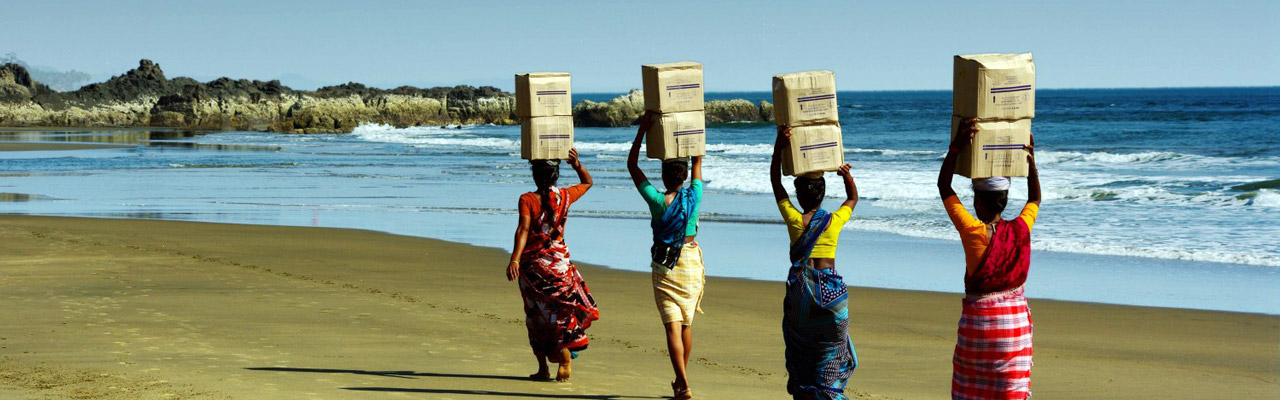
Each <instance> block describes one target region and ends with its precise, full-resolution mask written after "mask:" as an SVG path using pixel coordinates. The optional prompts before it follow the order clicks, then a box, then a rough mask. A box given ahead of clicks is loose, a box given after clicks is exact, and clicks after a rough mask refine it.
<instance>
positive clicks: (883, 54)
mask: <svg viewBox="0 0 1280 400" xmlns="http://www.w3.org/2000/svg"><path fill="white" fill-rule="evenodd" d="M5 3H6V5H5V6H4V7H3V8H4V9H5V12H4V13H3V14H0V37H3V38H5V40H3V41H0V53H8V52H15V53H17V54H18V56H19V57H20V58H22V59H24V60H26V61H27V62H29V63H31V64H35V65H47V66H52V67H55V68H60V69H78V70H82V71H85V72H89V73H91V74H93V75H94V76H95V78H98V79H101V78H105V77H106V76H107V75H115V74H120V73H122V72H124V71H125V70H126V69H128V68H132V67H134V66H136V65H137V61H138V59H141V58H149V59H152V60H154V61H156V62H157V63H159V64H160V65H161V66H162V67H163V68H164V70H165V72H166V74H167V75H169V76H170V77H175V76H191V77H195V78H197V79H202V80H207V79H212V78H215V77H218V76H230V77H233V78H250V79H277V78H279V79H282V80H283V81H284V83H285V84H287V85H292V86H295V87H301V88H310V87H312V86H314V85H316V84H331V83H339V82H346V81H356V82H363V83H366V84H372V85H374V86H381V87H388V86H397V85H401V84H411V85H417V86H433V85H454V84H479V85H495V86H499V87H502V88H505V89H508V90H510V89H511V88H512V75H513V74H515V73H518V72H527V71H568V72H571V73H573V74H574V90H575V91H578V92H618V91H623V90H626V89H629V88H633V87H639V86H640V65H641V64H647V63H655V62H667V61H677V60H694V61H699V62H702V63H703V64H704V65H705V69H706V78H705V79H706V86H707V89H708V90H711V91H745V90H750V91H768V90H769V82H770V77H771V76H773V75H775V74H778V73H784V72H794V71H801V70H810V69H830V70H833V71H836V74H837V80H838V84H839V86H840V88H841V90H896V89H908V90H915V89H949V88H950V84H951V56H952V55H954V54H964V53H981V52H1024V51H1030V52H1034V53H1035V57H1036V63H1037V69H1038V75H1039V76H1038V77H1037V79H1038V83H1039V86H1040V87H1043V88H1080V87H1182V86H1275V85H1280V1H1274V0H1267V1H1261V0H1242V1H1232V0H1222V1H1215V2H1207V1H1178V0H1174V1H1115V0H1110V1H1092V0H1090V1H1036V0H1022V1H970V2H963V3H965V4H960V3H962V2H943V1H877V2H869V1H807V2H784V1H766V2H758V1H703V2H668V1H646V2H619V1H575V2H569V1H550V0H544V1H519V2H516V1H490V2H485V1H442V2H428V1H421V2H410V1H316V0H307V1H299V0H281V1H204V2H196V1H181V0H170V1H111V2H105V1H103V2H98V1H94V2H89V1H85V2H75V1H27V0H8V1H6V2H5ZM792 3H795V4H792ZM801 4H802V5H801Z"/></svg>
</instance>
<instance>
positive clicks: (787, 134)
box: [769, 126, 791, 201]
mask: <svg viewBox="0 0 1280 400" xmlns="http://www.w3.org/2000/svg"><path fill="white" fill-rule="evenodd" d="M790 142H791V127H789V126H779V127H778V140H777V141H775V142H774V143H773V159H772V160H770V161H769V183H770V184H771V185H772V186H773V199H774V200H775V201H783V200H787V201H791V198H789V197H787V188H785V187H783V186H782V149H783V148H785V147H787V144H788V143H790Z"/></svg>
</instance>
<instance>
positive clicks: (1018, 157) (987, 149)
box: [951, 117, 1031, 179]
mask: <svg viewBox="0 0 1280 400" xmlns="http://www.w3.org/2000/svg"><path fill="white" fill-rule="evenodd" d="M960 120H961V118H960V117H951V135H952V136H955V134H956V129H958V128H959V125H960ZM977 126H978V133H977V134H976V135H974V138H973V142H972V143H970V144H969V151H966V152H963V153H960V158H959V160H958V161H957V162H956V171H955V172H956V173H957V174H960V175H963V176H966V177H969V178H971V179H977V178H990V177H993V176H1027V171H1028V167H1027V152H1026V150H1023V148H1024V146H1025V145H1027V144H1030V143H1031V120H1030V119H1025V118H1024V119H1019V120H1015V121H984V122H978V125H977Z"/></svg>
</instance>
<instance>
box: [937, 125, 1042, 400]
mask: <svg viewBox="0 0 1280 400" xmlns="http://www.w3.org/2000/svg"><path fill="white" fill-rule="evenodd" d="M975 123H976V120H974V119H967V120H964V121H963V122H961V123H960V126H959V129H958V130H957V131H956V135H955V137H953V138H952V140H951V148H950V150H949V151H948V152H947V157H946V158H945V159H944V160H943V161H942V170H941V171H939V172H938V193H939V194H940V195H941V196H942V204H943V205H944V206H945V207H946V209H947V215H948V216H950V217H951V222H952V223H953V224H955V227H956V230H958V231H960V242H961V244H963V245H964V255H965V274H964V291H965V298H964V302H963V305H964V307H963V309H962V312H961V315H960V324H959V328H958V329H957V334H956V349H955V354H954V356H953V357H952V362H951V363H952V377H951V398H953V399H1026V398H1027V397H1028V396H1030V395H1031V331H1032V329H1031V310H1030V309H1029V308H1027V299H1026V298H1025V297H1023V295H1022V292H1023V289H1022V286H1023V284H1024V283H1025V282H1026V281H1027V270H1028V269H1029V267H1030V266H1031V226H1032V225H1033V224H1034V223H1035V221H1036V215H1037V214H1038V213H1039V211H1040V177H1039V174H1038V173H1037V172H1036V164H1035V158H1034V154H1035V153H1034V146H1035V137H1034V136H1033V137H1032V139H1031V145H1029V146H1026V150H1027V164H1028V175H1027V205H1026V206H1025V207H1023V209H1022V213H1021V214H1020V215H1018V217H1017V218H1014V219H1013V220H1005V219H1002V218H1000V213H1001V212H1003V211H1004V208H1005V205H1006V203H1008V200H1009V178H1006V177H994V178H984V179H974V180H973V192H974V193H973V194H974V198H973V209H974V211H975V212H976V213H977V214H978V218H976V219H975V218H974V217H973V216H971V215H969V212H968V211H965V209H964V205H962V204H960V200H959V198H957V197H956V193H955V191H953V190H952V189H951V175H952V173H954V171H955V167H956V160H957V159H958V158H959V154H960V153H961V152H963V151H965V150H966V149H967V148H968V147H969V145H970V141H972V140H973V135H974V134H975V133H977V131H978V129H977V126H975Z"/></svg>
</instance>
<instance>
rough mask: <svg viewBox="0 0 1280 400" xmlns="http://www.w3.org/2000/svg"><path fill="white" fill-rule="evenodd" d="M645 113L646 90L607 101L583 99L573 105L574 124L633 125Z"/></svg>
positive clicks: (638, 90)
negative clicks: (599, 101) (598, 101)
mask: <svg viewBox="0 0 1280 400" xmlns="http://www.w3.org/2000/svg"><path fill="white" fill-rule="evenodd" d="M641 115H644V92H641V91H640V89H631V92H629V93H627V94H624V95H622V96H618V97H616V98H614V99H613V100H609V101H608V102H605V103H597V102H594V101H591V100H583V101H580V102H578V104H574V105H573V125H574V126H606V127H608V126H631V125H635V124H637V123H639V119H640V116H641Z"/></svg>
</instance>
